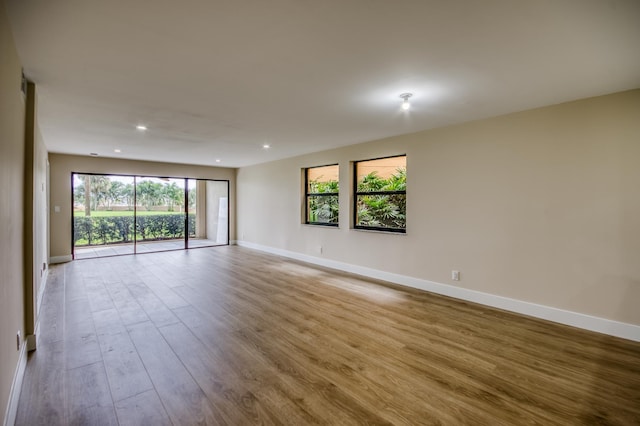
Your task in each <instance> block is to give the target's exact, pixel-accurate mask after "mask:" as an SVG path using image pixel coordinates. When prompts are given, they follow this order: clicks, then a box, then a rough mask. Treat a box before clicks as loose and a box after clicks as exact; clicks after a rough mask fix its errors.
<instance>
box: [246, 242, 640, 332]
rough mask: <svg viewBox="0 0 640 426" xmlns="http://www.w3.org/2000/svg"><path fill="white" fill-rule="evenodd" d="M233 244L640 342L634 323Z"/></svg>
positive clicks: (273, 249)
mask: <svg viewBox="0 0 640 426" xmlns="http://www.w3.org/2000/svg"><path fill="white" fill-rule="evenodd" d="M237 245H239V246H241V247H247V248H251V249H254V250H260V251H264V252H268V253H272V254H276V255H279V256H284V257H288V258H290V259H296V260H301V261H303V262H308V263H313V264H315V265H320V266H324V267H327V268H332V269H337V270H340V271H345V272H350V273H353V274H357V275H362V276H365V277H369V278H373V279H377V280H382V281H388V282H391V283H394V284H400V285H403V286H407V287H412V288H417V289H420V290H424V291H429V292H432V293H437V294H442V295H445V296H450V297H454V298H456V299H462V300H467V301H469V302H474V303H479V304H481V305H486V306H491V307H494V308H499V309H504V310H505V311H511V312H515V313H518V314H523V315H529V316H532V317H536V318H541V319H544V320H548V321H553V322H557V323H560V324H565V325H570V326H573V327H578V328H582V329H585V330H590V331H595V332H598V333H604V334H609V335H611V336H616V337H621V338H623V339H629V340H633V341H636V342H640V326H639V325H635V324H628V323H624V322H619V321H613V320H610V319H606V318H600V317H594V316H591V315H585V314H581V313H579V312H572V311H566V310H563V309H558V308H553V307H551V306H545V305H538V304H536V303H531V302H525V301H522V300H517V299H511V298H508V297H503V296H497V295H495V294H489V293H483V292H480V291H475V290H469V289H465V288H460V287H455V286H451V285H448V284H442V283H437V282H434V281H428V280H423V279H420V278H414V277H409V276H406V275H400V274H394V273H391V272H385V271H380V270H378V269H372V268H366V267H364V266H358V265H352V264H349V263H344V262H338V261H336V260H329V259H323V258H320V257H315V256H309V255H306V254H302V253H297V252H293V251H288V250H282V249H278V248H274V247H269V246H263V245H261V244H255V243H251V242H247V241H237Z"/></svg>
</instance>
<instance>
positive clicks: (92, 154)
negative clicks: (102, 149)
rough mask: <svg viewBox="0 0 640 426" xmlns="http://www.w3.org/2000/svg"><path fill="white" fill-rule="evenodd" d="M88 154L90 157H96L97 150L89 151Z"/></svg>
mask: <svg viewBox="0 0 640 426" xmlns="http://www.w3.org/2000/svg"><path fill="white" fill-rule="evenodd" d="M89 155H90V156H92V157H97V156H98V153H97V152H90V153H89Z"/></svg>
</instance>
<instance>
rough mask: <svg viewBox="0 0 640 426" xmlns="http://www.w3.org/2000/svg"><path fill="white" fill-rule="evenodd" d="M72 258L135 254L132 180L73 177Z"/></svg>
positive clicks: (122, 177) (123, 177) (127, 177)
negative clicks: (73, 254) (73, 253)
mask: <svg viewBox="0 0 640 426" xmlns="http://www.w3.org/2000/svg"><path fill="white" fill-rule="evenodd" d="M72 187H73V243H74V252H75V258H76V259H81V258H86V257H100V256H114V255H119V254H133V253H134V244H133V242H134V238H135V237H134V235H135V216H134V215H135V209H134V204H135V203H134V199H135V194H134V178H133V177H132V176H107V175H92V174H73V179H72Z"/></svg>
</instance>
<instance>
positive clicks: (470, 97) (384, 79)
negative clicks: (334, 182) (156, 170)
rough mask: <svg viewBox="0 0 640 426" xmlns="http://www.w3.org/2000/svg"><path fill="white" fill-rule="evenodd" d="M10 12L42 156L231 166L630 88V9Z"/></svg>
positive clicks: (293, 3) (536, 4) (499, 4)
mask: <svg viewBox="0 0 640 426" xmlns="http://www.w3.org/2000/svg"><path fill="white" fill-rule="evenodd" d="M5 4H6V7H7V11H8V13H9V17H10V22H11V27H12V31H13V34H14V38H15V43H16V46H17V48H18V53H19V55H20V58H21V61H22V63H23V65H24V68H25V74H26V75H27V77H28V78H29V79H31V80H32V81H34V82H35V83H36V84H37V86H38V94H39V118H40V127H41V131H42V134H43V137H44V140H45V143H46V145H47V147H48V149H49V151H51V152H60V153H73V154H81V155H88V154H89V153H90V152H97V153H99V154H100V155H101V156H109V157H122V158H132V159H146V160H158V161H169V162H179V163H191V164H209V165H220V166H227V167H239V166H245V165H250V164H256V163H261V162H266V161H270V160H274V159H279V158H285V157H291V156H294V155H298V154H302V153H308V152H314V151H320V150H324V149H328V148H332V147H338V146H344V145H349V144H354V143H359V142H364V141H368V140H372V139H378V138H383V137H387V136H393V135H398V134H403V133H409V132H415V131H419V130H423V129H429V128H434V127H441V126H444V125H448V124H453V123H460V122H464V121H469V120H474V119H479V118H484V117H489V116H494V115H499V114H504V113H509V112H514V111H520V110H525V109H530V108H534V107H539V106H544V105H550V104H555V103H560V102H564V101H569V100H574V99H580V98H585V97H589V96H596V95H602V94H607V93H612V92H617V91H622V90H627V89H633V88H638V87H640V48H639V46H640V1H638V0H620V1H618V0H610V1H606V0H537V1H513V0H484V1H470V0H415V1H411V0H402V1H389V0H323V1H317V0H316V1H311V0H289V1H284V0H269V1H264V0H253V1H251V0H229V1H206V0H201V1H195V0H183V1H175V0H164V1H160V0H153V1H152V0H145V1H142V0H137V1H136V0H127V1H124V0H109V1H103V0H101V1H98V0H75V1H72V0H57V1H51V0H9V1H6V2H5ZM403 92H412V93H413V94H414V96H413V97H412V98H411V101H412V108H411V110H410V111H409V112H403V111H401V109H400V102H401V100H400V98H399V97H398V96H399V95H400V94H401V93H403ZM138 123H144V124H145V125H147V126H148V128H149V129H148V130H147V131H146V132H140V131H137V130H136V129H135V126H136V124H138ZM265 143H268V144H270V145H271V148H270V149H269V150H265V149H263V148H262V145H263V144H265ZM115 148H119V149H121V150H122V152H121V153H119V154H116V153H115V152H114V149H115ZM216 159H219V160H220V162H219V163H216V161H215V160H216Z"/></svg>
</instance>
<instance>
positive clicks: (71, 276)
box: [17, 246, 640, 425]
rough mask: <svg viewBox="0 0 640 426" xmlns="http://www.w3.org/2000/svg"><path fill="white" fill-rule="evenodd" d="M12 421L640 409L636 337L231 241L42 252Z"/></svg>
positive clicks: (466, 415) (625, 419) (558, 414)
mask: <svg viewBox="0 0 640 426" xmlns="http://www.w3.org/2000/svg"><path fill="white" fill-rule="evenodd" d="M50 272H51V274H50V276H49V282H48V284H47V289H46V294H45V299H44V304H43V307H42V311H41V329H40V333H39V335H38V349H37V350H36V351H35V352H33V353H32V354H31V355H30V357H29V361H28V364H27V370H26V377H25V382H24V385H23V390H22V395H21V398H20V406H19V412H18V420H17V424H18V425H102V424H105V425H106V424H113V425H116V424H120V425H135V424H147V425H164V424H174V425H191V424H229V425H252V424H290V425H306V424H331V425H350V424H397V425H405V424H406V425H417V424H444V425H461V424H469V425H523V424H542V425H555V424H562V425H567V424H569V425H570V424H576V425H577V424H616V425H638V424H640V344H638V343H634V342H630V341H625V340H622V339H617V338H613V337H608V336H604V335H600V334H596V333H590V332H586V331H581V330H577V329H573V328H570V327H565V326H561V325H557V324H552V323H548V322H544V321H540V320H535V319H531V318H526V317H522V316H518V315H514V314H510V313H506V312H502V311H498V310H494V309H490V308H485V307H482V306H478V305H473V304H470V303H465V302H460V301H456V300H453V299H449V298H446V297H441V296H436V295H433V294H429V293H424V292H420V291H415V290H411V289H406V288H401V287H396V286H391V285H385V284H382V283H378V282H374V281H371V280H365V279H361V278H358V277H354V276H350V275H346V274H342V273H336V272H331V271H327V270H323V269H319V268H315V267H312V266H309V265H305V264H301V263H295V262H291V261H289V260H285V259H283V258H279V257H276V256H271V255H267V254H263V253H260V252H255V251H251V250H249V249H245V248H241V247H236V246H228V247H216V248H203V249H196V250H189V251H177V252H165V253H156V254H143V255H138V256H125V257H114V258H108V259H92V260H79V261H75V262H72V263H68V264H66V265H60V266H57V267H54V268H52V269H51V271H50Z"/></svg>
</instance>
